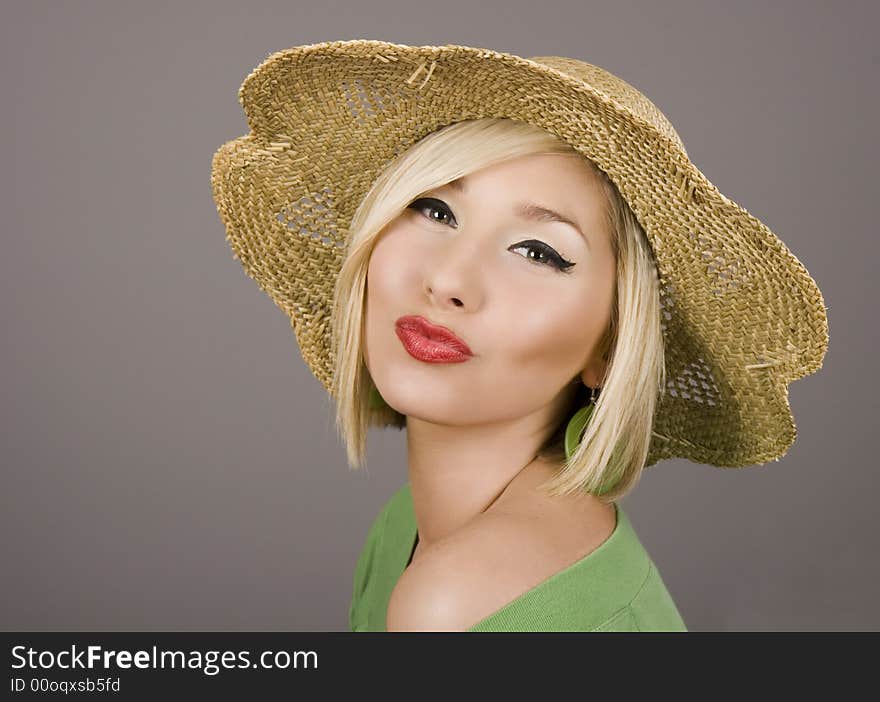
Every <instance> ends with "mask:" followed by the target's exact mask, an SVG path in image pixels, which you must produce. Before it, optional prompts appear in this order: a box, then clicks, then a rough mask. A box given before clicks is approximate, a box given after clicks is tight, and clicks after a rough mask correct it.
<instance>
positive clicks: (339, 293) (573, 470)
mask: <svg viewBox="0 0 880 702" xmlns="http://www.w3.org/2000/svg"><path fill="white" fill-rule="evenodd" d="M528 154H576V155H579V156H580V157H581V158H583V159H584V161H585V162H586V163H587V164H589V166H590V167H591V168H592V170H593V171H594V172H595V174H596V175H597V176H598V177H599V179H600V182H601V183H602V186H603V187H602V190H603V193H604V196H605V201H606V205H607V206H606V216H607V219H606V222H607V225H608V230H609V233H610V235H611V243H612V248H613V251H614V256H615V260H616V271H617V284H616V286H615V291H614V301H613V309H612V314H611V322H610V324H609V327H608V329H607V330H606V333H605V334H604V336H603V338H602V339H601V340H600V342H599V350H598V351H599V353H600V354H601V357H602V359H603V360H604V361H605V364H606V373H605V378H604V382H602V383H601V384H600V385H601V394H600V395H599V399H598V400H597V404H596V407H595V408H594V409H593V414H592V417H591V419H590V421H589V423H588V424H587V426H586V429H585V431H584V433H583V437H582V438H581V441H580V444H579V446H578V448H577V450H576V451H575V452H574V453H573V454H572V456H571V458H570V459H568V458H567V457H566V455H565V444H564V440H565V430H566V427H567V425H568V421H569V419H570V418H571V416H572V415H573V414H574V413H575V412H576V411H577V410H579V409H580V408H581V407H583V406H584V405H586V404H587V402H588V400H589V390H588V389H587V388H586V387H585V386H584V385H583V383H581V382H578V389H577V392H576V394H575V395H574V399H573V401H572V403H571V405H570V406H569V407H568V410H567V411H566V412H565V413H564V415H563V416H562V417H560V418H559V422H558V425H557V427H556V430H555V431H554V432H553V434H552V435H551V436H549V437H548V438H547V440H546V441H545V443H544V444H543V445H542V446H541V447H540V452H539V454H538V455H539V456H541V457H543V458H547V459H552V460H554V461H557V462H559V464H560V466H561V468H560V470H559V472H558V474H557V475H555V476H554V477H553V478H552V479H551V480H548V481H547V482H545V483H544V484H543V485H542V486H541V488H542V489H544V490H545V491H546V493H547V494H548V495H552V496H559V495H567V494H574V493H575V492H579V491H587V492H590V493H592V494H594V495H597V497H598V498H599V499H600V500H602V501H603V502H605V503H611V502H613V501H615V500H618V499H620V498H621V497H622V496H624V495H625V494H626V493H628V492H629V491H630V490H631V489H632V488H633V487H634V486H635V484H636V482H637V481H638V480H639V478H640V476H641V473H642V470H643V468H644V465H645V461H646V459H647V455H648V451H649V448H650V441H651V436H652V433H651V430H652V426H653V421H654V412H655V408H656V404H657V402H658V399H659V394H660V393H661V392H662V391H663V388H664V387H665V382H666V376H665V361H664V349H663V336H662V331H661V319H660V317H661V306H660V293H659V287H660V286H659V278H658V274H657V268H656V265H655V263H654V257H653V252H652V250H651V247H650V245H649V243H648V240H647V237H646V236H645V232H644V230H643V229H642V227H641V225H640V224H639V222H638V220H637V219H636V217H635V215H634V214H633V212H632V210H631V209H630V207H629V205H628V204H627V203H626V201H625V200H624V199H623V198H622V197H621V195H620V192H619V191H618V189H617V187H616V186H615V185H614V184H613V183H612V182H611V180H610V179H609V178H608V176H607V175H606V174H605V173H604V172H603V171H602V170H600V169H599V168H598V167H597V166H596V165H595V163H593V162H592V161H591V160H589V159H587V158H586V157H584V156H583V155H582V154H579V152H577V151H576V150H574V149H573V148H572V147H571V146H570V145H569V144H568V143H567V142H565V141H563V140H561V139H559V138H558V137H556V136H555V135H553V134H551V133H550V132H548V131H546V130H544V129H541V128H540V127H537V126H534V125H531V124H529V123H527V122H522V121H519V120H513V119H508V118H485V119H476V120H465V121H462V122H456V123H454V124H451V125H446V126H444V127H442V128H441V129H438V130H436V131H434V132H432V133H430V134H428V135H427V136H425V137H424V138H423V139H421V140H420V141H418V142H417V143H416V144H414V145H413V146H412V147H410V148H409V149H408V150H406V151H405V152H403V153H402V154H400V155H398V156H397V157H396V158H395V159H394V160H393V161H392V162H391V163H390V164H389V165H388V166H387V167H386V168H385V170H384V171H383V172H382V174H381V175H380V176H379V177H378V178H377V179H376V181H375V182H374V183H373V185H372V187H371V189H370V190H369V192H368V193H367V194H366V196H365V197H364V199H363V201H362V202H361V204H360V206H359V207H358V209H357V211H356V212H355V214H354V216H353V218H352V223H351V228H350V233H351V238H350V241H349V248H348V250H347V252H346V256H345V260H344V261H343V264H342V267H341V270H340V272H339V276H338V278H337V281H336V288H335V291H334V303H333V310H332V313H331V322H330V323H331V326H332V338H333V346H334V349H333V353H334V354H335V357H336V364H335V370H334V375H333V381H332V382H333V394H332V397H334V398H335V399H336V428H337V430H338V432H339V434H340V436H341V438H342V439H343V441H344V442H345V445H346V449H347V455H348V462H349V465H350V467H351V468H359V467H361V465H362V463H363V462H364V458H365V454H366V442H367V432H368V429H369V427H370V426H378V427H387V426H395V427H397V428H399V429H403V428H404V427H405V426H406V417H405V415H403V414H401V413H399V412H397V411H396V410H394V409H393V408H391V407H390V406H388V405H383V406H381V407H378V408H377V407H371V402H370V396H371V393H372V392H373V391H374V389H375V386H374V384H373V381H372V378H371V377H370V374H369V371H368V369H367V367H366V365H365V363H364V354H363V340H364V319H365V315H364V312H365V295H364V293H365V290H366V279H367V269H368V265H369V262H370V256H371V254H372V251H373V246H374V245H375V243H376V241H377V239H378V238H379V236H380V235H381V233H382V231H383V229H384V228H385V227H386V226H387V225H388V224H389V223H391V222H392V221H393V220H394V219H395V218H396V217H397V216H398V215H400V214H401V213H402V212H403V211H404V210H405V209H406V207H407V206H408V205H409V204H410V203H411V202H412V201H413V200H414V199H415V198H416V197H418V196H420V195H421V194H422V193H424V192H425V191H428V190H431V189H433V188H437V187H440V186H442V185H445V184H447V183H448V182H449V181H452V180H455V179H457V178H460V177H462V176H465V175H468V174H470V173H472V172H474V171H477V170H480V169H482V168H485V167H487V166H490V165H493V164H496V163H499V162H502V161H506V160H508V159H512V158H516V157H519V156H525V155H528ZM578 377H579V376H578ZM561 390H562V389H561ZM603 486H604V487H605V489H604V490H603ZM609 486H610V487H609Z"/></svg>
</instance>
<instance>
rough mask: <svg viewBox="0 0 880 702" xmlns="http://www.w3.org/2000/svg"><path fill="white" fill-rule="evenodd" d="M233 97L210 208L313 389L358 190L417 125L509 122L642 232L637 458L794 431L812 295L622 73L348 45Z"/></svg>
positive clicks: (815, 325) (281, 65)
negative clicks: (647, 355) (532, 131)
mask: <svg viewBox="0 0 880 702" xmlns="http://www.w3.org/2000/svg"><path fill="white" fill-rule="evenodd" d="M239 98H240V101H241V104H242V106H243V107H244V110H245V113H246V115H247V120H248V125H249V127H250V130H251V131H250V133H249V134H246V135H244V136H242V137H240V138H237V139H234V140H232V141H229V142H227V143H225V144H224V145H223V146H222V147H221V148H220V149H219V150H218V151H217V152H216V153H215V155H214V159H213V164H212V165H213V169H212V174H211V181H212V188H213V195H214V199H215V201H216V204H217V209H218V212H219V214H220V217H221V219H222V220H223V222H224V224H225V227H226V237H227V240H228V242H229V244H230V246H231V247H232V249H233V252H234V258H236V259H237V260H239V261H240V262H241V264H242V266H243V267H244V269H245V271H246V272H247V274H248V275H249V276H250V277H252V278H253V279H254V280H255V281H256V282H257V284H258V285H259V286H260V288H261V289H262V290H264V291H265V292H266V293H267V294H268V295H269V297H271V299H272V300H273V301H274V302H275V304H277V305H278V306H279V307H280V308H281V309H282V310H283V311H284V312H285V313H286V314H287V315H288V316H289V317H290V319H291V323H292V326H293V329H294V332H295V334H296V338H297V342H298V344H299V347H300V350H301V353H302V356H303V359H304V360H305V362H306V364H307V365H308V366H309V368H310V369H311V371H312V372H313V373H314V375H315V376H316V377H317V378H318V380H319V381H320V382H321V383H322V384H323V385H324V387H325V388H326V389H327V390H328V392H332V388H331V379H332V376H333V364H334V362H335V359H334V358H333V355H332V352H331V339H330V333H331V328H330V323H329V322H330V310H331V307H332V297H333V289H334V282H335V278H336V275H337V273H338V271H339V268H340V266H341V264H342V261H343V257H344V255H345V250H346V244H347V237H348V232H349V225H350V222H351V219H352V216H353V214H354V212H355V210H356V209H357V207H358V205H359V204H360V203H361V201H362V199H363V197H364V195H365V194H366V192H367V190H368V189H369V188H370V186H371V184H372V183H373V181H374V180H375V178H376V177H377V175H378V174H379V173H380V172H381V171H382V170H383V169H384V168H385V167H386V166H387V165H388V163H389V162H390V161H391V160H392V159H394V158H395V157H396V156H397V155H398V154H400V153H402V152H403V151H405V150H406V149H408V148H409V147H410V146H412V145H413V144H415V143H416V142H417V141H418V140H419V139H421V138H422V137H424V136H426V135H427V134H429V133H430V132H432V131H434V130H436V129H439V128H440V127H442V126H444V125H448V124H451V123H454V122H458V121H461V120H468V119H479V118H483V117H508V118H511V119H517V120H524V121H527V122H530V123H532V124H535V125H538V126H540V127H542V128H544V129H546V130H547V131H549V132H551V133H553V134H555V135H557V136H558V137H559V138H561V139H563V140H565V141H567V142H568V143H569V144H571V145H572V146H574V147H575V148H576V149H577V150H578V151H579V152H580V153H582V154H583V155H585V156H587V157H588V158H590V159H592V160H593V161H594V162H595V163H596V164H597V165H598V166H599V167H600V168H601V169H602V170H604V171H605V172H606V173H607V174H608V176H609V177H610V178H611V180H612V181H613V182H614V183H615V184H616V185H617V187H618V188H619V190H620V192H621V194H622V195H623V196H624V198H626V200H627V201H628V202H629V204H630V206H631V207H632V209H633V211H634V213H635V214H636V216H637V217H638V219H639V221H640V223H641V224H642V226H643V227H644V229H645V231H646V233H647V235H648V238H649V240H650V244H651V247H652V250H653V253H654V257H655V260H656V263H657V267H658V271H659V274H660V278H661V303H662V307H663V319H662V324H663V335H664V343H665V349H666V373H667V385H666V388H665V393H663V395H662V397H661V399H660V402H659V403H658V406H657V414H656V418H655V422H654V437H653V440H652V444H651V449H650V453H649V456H648V460H647V465H651V464H653V463H656V462H657V461H658V460H661V459H663V458H672V457H683V458H687V459H690V460H692V461H696V462H699V463H708V464H712V465H716V466H731V467H732V466H743V465H752V464H759V463H764V462H767V461H769V460H772V459H778V458H779V457H780V456H782V455H784V454H785V453H786V452H787V450H788V448H789V447H790V446H791V444H792V443H793V442H794V441H795V438H796V435H797V430H796V427H795V422H794V418H793V416H792V413H791V408H790V406H789V402H788V385H789V384H790V383H791V382H792V381H793V380H796V379H798V378H800V377H803V376H805V375H807V374H810V373H814V372H815V371H817V370H818V369H819V368H820V367H821V365H822V361H823V358H824V355H825V351H826V349H827V345H828V323H827V317H826V308H825V304H824V300H823V298H822V294H821V292H820V290H819V288H818V286H817V285H816V283H815V282H814V281H813V279H812V278H811V277H810V275H809V273H808V272H807V270H806V269H805V268H804V266H803V265H802V264H801V263H800V262H799V261H798V259H797V258H796V257H795V256H794V255H793V254H792V253H791V252H790V251H789V250H788V248H787V247H786V245H785V244H784V243H783V242H782V241H781V240H780V239H779V238H778V237H777V236H776V235H774V234H773V233H772V232H771V231H770V230H769V229H768V228H767V227H766V226H765V225H764V224H762V223H761V222H760V221H759V220H758V219H756V218H755V217H753V216H752V215H751V214H749V212H747V211H746V210H745V209H744V208H742V207H740V206H739V205H737V204H736V203H735V202H733V201H732V200H730V199H728V198H727V197H725V196H724V195H722V194H721V193H720V192H719V191H718V189H717V188H716V187H715V186H714V185H712V183H710V182H709V180H708V179H707V178H706V177H705V176H704V175H703V174H702V173H701V172H700V171H699V169H697V167H696V166H695V165H694V164H693V163H691V161H690V160H689V158H688V156H687V153H686V151H685V149H684V146H683V144H682V142H681V140H680V139H679V137H678V135H677V134H676V132H675V130H674V129H673V128H672V126H671V125H670V124H669V122H668V121H667V120H666V118H665V116H663V115H662V113H660V111H659V110H658V109H657V108H656V107H655V106H654V105H653V103H651V102H650V101H649V100H648V99H647V98H646V97H645V96H644V95H642V94H641V93H640V92H639V91H637V90H636V89H635V88H633V87H632V86H630V85H629V84H627V83H625V82H624V81H622V80H620V79H619V78H617V77H615V76H613V75H612V74H610V73H608V72H606V71H604V70H603V69H601V68H598V67H596V66H592V65H591V64H587V63H584V62H581V61H576V60H574V59H568V58H564V57H537V58H536V59H534V60H533V59H525V58H521V57H518V56H514V55H510V54H505V53H500V52H496V51H491V50H488V49H479V48H472V47H463V46H455V45H447V46H421V47H415V46H407V45H401V44H392V43H388V42H382V41H375V40H354V41H334V42H325V43H321V44H313V45H308V46H300V47H295V48H292V49H288V50H285V51H281V52H278V53H275V54H272V55H271V56H269V57H268V58H267V59H266V60H265V61H264V62H263V63H261V64H260V65H259V66H258V67H257V68H256V69H255V70H254V71H253V72H252V73H251V74H250V75H249V76H248V77H247V78H246V79H245V81H244V83H243V84H242V86H241V89H240V92H239Z"/></svg>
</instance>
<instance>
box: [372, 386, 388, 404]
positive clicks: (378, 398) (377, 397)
mask: <svg viewBox="0 0 880 702" xmlns="http://www.w3.org/2000/svg"><path fill="white" fill-rule="evenodd" d="M387 406H388V403H387V402H385V398H384V397H382V395H381V394H380V393H379V389H378V388H377V387H376V386H375V385H373V387H372V388H370V409H382V408H383V407H387Z"/></svg>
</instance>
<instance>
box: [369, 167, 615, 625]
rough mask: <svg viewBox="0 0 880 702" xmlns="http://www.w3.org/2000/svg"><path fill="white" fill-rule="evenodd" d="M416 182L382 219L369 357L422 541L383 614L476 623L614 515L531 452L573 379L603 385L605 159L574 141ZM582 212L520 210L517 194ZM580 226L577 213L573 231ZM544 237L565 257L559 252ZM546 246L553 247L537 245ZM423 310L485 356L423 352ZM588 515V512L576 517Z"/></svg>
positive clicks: (607, 296)
mask: <svg viewBox="0 0 880 702" xmlns="http://www.w3.org/2000/svg"><path fill="white" fill-rule="evenodd" d="M461 180H463V182H464V186H465V191H461V190H458V189H455V188H453V187H451V186H450V185H446V186H443V187H441V188H438V189H435V190H431V191H427V192H425V193H422V194H421V195H420V197H431V198H436V199H439V200H441V201H442V202H441V203H436V202H427V203H426V202H424V201H422V202H421V203H418V202H417V200H413V203H416V205H417V207H410V208H407V209H406V210H404V212H403V213H401V215H400V216H399V217H397V218H396V219H395V220H394V221H392V222H391V223H389V225H388V226H387V227H386V228H385V230H384V231H383V232H382V233H381V235H380V238H379V239H378V241H377V243H376V246H375V248H374V250H373V253H372V257H371V259H370V264H369V270H368V277H367V306H366V319H365V333H366V339H365V362H366V365H367V368H368V370H369V372H370V374H371V376H372V378H373V381H374V382H375V383H376V386H377V388H378V389H379V391H380V392H381V394H382V396H383V397H384V399H385V401H386V402H387V403H388V404H389V405H390V406H391V407H393V408H395V409H396V410H397V411H399V412H401V413H403V414H404V415H405V416H406V418H407V419H406V426H407V432H406V436H407V454H408V470H409V481H410V486H411V490H412V497H413V506H414V509H415V516H416V522H417V525H418V534H419V537H418V544H417V548H416V549H415V552H414V554H413V558H412V561H411V563H410V564H409V566H408V567H407V568H406V570H405V572H404V573H403V575H402V576H401V578H400V579H399V581H398V583H397V585H396V587H395V589H394V592H393V593H392V596H391V599H390V601H389V605H388V615H387V628H388V630H389V631H395V630H464V629H466V628H468V627H469V626H471V625H472V624H473V623H475V622H476V621H478V620H480V619H482V618H483V617H484V616H487V615H488V614H490V613H491V612H493V611H495V610H497V609H498V608H500V607H501V606H503V605H504V604H505V603H507V602H509V601H510V600H512V599H514V598H515V597H517V596H518V595H520V594H522V593H523V592H524V591H525V590H527V589H529V588H530V587H533V586H534V585H537V584H538V583H540V582H542V581H544V580H545V579H547V578H548V577H550V576H551V575H552V574H554V573H555V572H557V571H559V570H561V569H562V568H564V567H566V566H567V565H570V564H571V563H573V562H574V561H575V560H578V559H579V558H581V557H583V556H584V555H585V554H586V553H589V552H590V551H592V550H593V549H594V548H596V547H597V546H598V545H599V544H601V543H602V542H603V541H604V540H605V539H606V538H607V537H608V536H609V535H610V534H611V532H612V531H613V529H614V525H615V514H614V506H613V505H603V504H602V503H601V502H599V500H598V499H597V498H595V497H594V496H591V495H577V496H573V497H571V496H569V497H563V498H549V497H547V496H546V495H544V494H543V493H542V492H541V491H539V490H538V489H537V486H538V485H539V484H540V483H541V482H543V481H545V480H546V479H548V478H549V477H551V475H552V474H553V472H554V471H556V470H558V468H559V466H558V465H551V464H550V463H548V462H546V461H544V460H541V459H538V458H536V454H537V452H538V449H539V447H540V446H541V444H542V443H543V442H544V441H545V440H546V439H548V438H549V436H550V435H551V434H552V432H553V429H554V427H555V426H556V424H557V423H558V422H559V421H561V419H562V416H563V412H564V411H565V409H566V407H567V406H568V404H569V402H570V401H571V399H572V397H573V394H574V393H575V392H576V391H577V384H578V383H584V384H585V385H587V386H589V387H596V386H599V385H601V381H602V378H603V377H604V373H605V365H604V363H603V362H602V360H601V358H599V356H598V344H599V342H600V340H601V337H602V335H603V333H604V332H605V330H606V329H607V327H608V325H609V323H610V319H611V313H612V303H613V293H614V285H615V270H616V269H615V261H614V254H613V251H612V248H611V239H610V234H609V232H608V231H607V224H606V223H605V222H604V213H603V207H604V201H603V198H602V196H601V191H600V189H599V187H600V186H599V182H598V180H597V176H596V175H595V174H594V173H593V171H592V170H591V168H590V167H589V165H588V164H587V163H586V162H584V161H583V160H582V159H581V158H580V157H578V156H573V155H561V154H540V155H529V156H522V157H518V158H515V159H512V160H509V161H507V162H504V163H500V164H495V165H493V166H490V167H488V168H484V169H482V170H480V171H478V172H475V173H472V174H470V175H468V176H467V177H465V178H463V179H461ZM524 201H527V202H534V203H538V204H540V205H543V206H545V207H549V208H552V209H554V210H556V211H558V212H560V213H562V214H564V215H566V216H568V217H569V218H571V219H572V220H574V222H575V223H577V225H578V227H577V228H574V227H571V226H569V225H567V224H564V223H561V222H533V221H527V220H524V219H521V218H518V217H517V216H516V215H515V214H514V212H513V210H514V205H515V204H516V203H519V202H524ZM578 230H580V231H578ZM528 240H532V241H534V240H537V241H540V242H543V243H544V244H546V245H547V246H549V247H551V248H552V249H553V251H555V252H556V253H558V254H559V255H560V256H561V258H563V259H565V261H568V262H571V263H574V264H575V265H573V266H571V267H569V268H568V269H567V270H568V271H569V272H568V273H562V272H560V271H559V270H557V269H556V268H554V267H553V265H551V263H550V261H551V260H553V255H552V252H550V254H549V255H548V254H547V253H546V250H542V249H541V248H540V246H538V247H537V248H534V249H532V248H529V247H524V246H523V245H522V242H524V241H528ZM542 251H545V253H542ZM403 315H422V316H424V317H426V318H427V319H429V320H430V321H431V322H433V323H435V324H439V325H443V326H446V327H448V328H449V329H451V330H452V331H453V332H454V333H456V334H457V335H458V336H459V337H461V338H462V339H463V340H464V341H465V342H466V343H467V344H468V346H469V347H470V348H471V350H472V351H473V353H474V356H473V357H472V358H470V359H469V360H467V361H465V362H463V363H452V364H431V363H425V362H423V361H420V360H417V359H415V358H413V357H412V356H411V355H409V353H408V352H407V351H406V349H405V348H404V346H403V345H402V343H401V342H400V340H399V339H398V337H397V335H396V333H395V328H394V324H395V321H396V320H397V319H398V318H399V317H401V316H403ZM575 527H576V528H575Z"/></svg>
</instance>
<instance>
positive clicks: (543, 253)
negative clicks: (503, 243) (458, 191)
mask: <svg viewBox="0 0 880 702" xmlns="http://www.w3.org/2000/svg"><path fill="white" fill-rule="evenodd" d="M407 209H411V210H415V211H416V212H419V213H421V214H422V216H423V217H425V218H426V219H429V220H431V221H432V222H434V223H436V224H441V225H444V226H452V225H451V222H454V221H455V217H454V216H453V215H452V211H451V210H450V209H449V207H448V206H447V205H446V203H445V202H443V200H438V199H437V198H433V197H421V198H418V199H417V200H414V201H413V202H412V203H410V204H409V205H408V206H407ZM425 211H434V212H441V213H445V214H446V215H447V218H446V220H445V221H443V220H438V219H436V218H434V217H431V216H428V215H425V214H424V213H425ZM517 249H526V250H527V251H528V252H529V255H526V256H525V257H524V258H526V259H528V260H529V261H531V262H533V263H535V264H536V265H539V266H550V267H551V268H554V269H556V270H557V271H559V272H560V273H570V272H571V268H572V267H573V266H575V265H576V264H575V263H573V262H572V261H567V260H566V259H564V258H562V256H560V255H559V253H557V252H556V250H555V249H554V248H553V247H552V246H548V245H547V244H545V243H544V242H543V241H538V240H537V239H528V240H526V241H521V242H519V243H518V244H514V245H513V246H511V247H510V248H509V249H508V251H516V250H517ZM532 253H534V254H535V255H534V256H533V255H531V254H532ZM541 257H543V258H541Z"/></svg>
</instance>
